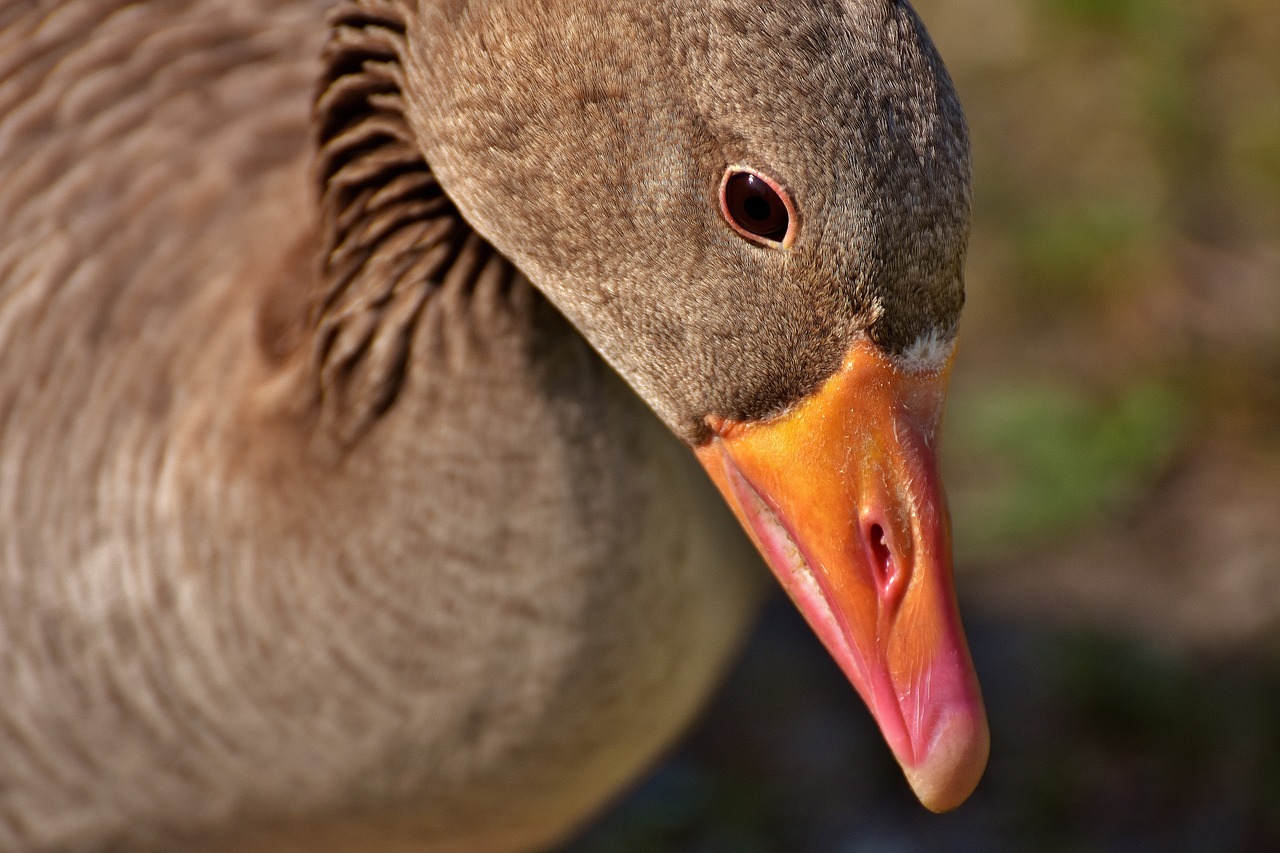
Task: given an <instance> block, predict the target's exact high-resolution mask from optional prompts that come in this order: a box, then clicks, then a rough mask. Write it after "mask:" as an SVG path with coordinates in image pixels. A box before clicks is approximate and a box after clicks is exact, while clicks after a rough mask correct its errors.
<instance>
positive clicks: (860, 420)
mask: <svg viewBox="0 0 1280 853" xmlns="http://www.w3.org/2000/svg"><path fill="white" fill-rule="evenodd" d="M949 373H950V360H949V359H948V361H947V362H946V364H944V365H943V366H942V367H941V369H936V370H931V371H928V372H919V373H915V372H911V371H908V370H905V369H903V368H901V367H899V366H897V365H895V364H894V363H893V361H891V360H890V359H889V358H888V357H886V356H885V355H884V354H882V353H881V352H880V351H879V350H878V349H876V348H875V347H874V346H873V345H872V344H870V343H869V342H865V341H864V342H860V343H858V344H857V345H855V346H854V348H853V349H852V351H851V352H850V354H849V356H848V357H847V359H846V361H845V364H844V367H843V368H842V369H841V370H840V372H839V373H837V374H836V375H835V376H833V377H832V378H831V379H829V380H827V382H826V384H825V385H824V386H823V387H822V388H821V389H819V391H818V392H816V393H815V394H814V395H812V396H810V397H809V398H807V399H806V400H804V401H803V402H802V403H800V404H799V405H798V406H796V407H795V408H793V409H791V410H789V411H788V412H786V413H785V414H783V415H781V416H779V417H777V418H774V419H771V420H769V421H767V422H760V423H740V422H732V421H727V420H723V419H714V418H713V419H709V421H708V423H710V425H711V427H712V429H713V431H714V433H715V437H714V438H712V439H711V441H709V442H707V443H706V444H704V445H702V446H701V447H699V448H698V449H697V453H698V457H699V459H700V461H701V462H702V464H703V466H704V467H705V468H706V469H707V471H708V472H709V473H710V475H711V478H712V479H713V480H714V481H715V483H716V485H717V486H718V487H719V488H720V491H721V492H722V493H723V494H724V496H725V498H726V499H727V500H728V501H729V504H730V506H732V507H733V510H734V512H735V513H736V514H737V516H738V519H739V520H740V521H741V522H742V524H743V526H744V527H746V529H747V531H748V532H749V533H750V534H751V537H752V539H753V540H754V541H755V543H756V546H757V547H758V548H759V549H760V551H761V553H762V554H764V556H765V559H766V561H767V562H768V563H769V566H770V568H772V569H773V572H774V574H776V575H777V576H778V579H779V580H780V581H781V582H782V585H783V587H784V588H785V589H786V591H787V593H788V594H789V595H790V596H791V598H792V600H793V601H794V602H795V603H796V605H797V606H798V607H799V608H800V610H801V612H802V613H803V614H804V616H805V618H806V619H807V620H808V622H809V624H810V625H811V626H812V627H813V629H814V631H815V632H816V633H817V634H818V636H819V637H820V638H821V639H822V641H823V643H824V644H825V645H826V647H827V649H828V650H829V651H830V652H831V654H832V656H833V657H834V658H835V660H836V661H837V663H839V665H840V667H841V669H843V670H844V672H845V674H846V675H847V676H848V677H849V679H850V681H852V682H853V685H854V687H856V688H857V690H858V693H859V694H861V696H862V698H863V700H864V701H865V702H866V703H867V706H868V707H869V708H870V709H871V712H872V714H873V716H874V717H875V718H876V722H877V723H878V724H879V726H880V730H881V732H883V734H884V737H885V740H886V741H887V742H888V744H889V747H890V748H891V749H892V750H893V754H894V756H895V757H896V758H897V760H898V763H899V764H900V765H902V769H903V771H904V772H905V774H906V776H907V779H908V781H909V782H910V783H911V787H912V788H913V789H914V791H915V792H916V795H917V796H918V797H919V798H920V801H921V802H922V803H923V804H924V805H925V806H926V807H928V808H929V809H931V810H933V811H937V812H942V811H947V810H949V809H953V808H955V807H956V806H958V805H960V804H961V803H962V802H964V800H965V799H967V798H968V796H969V795H970V794H971V793H972V792H973V789H974V788H975V787H976V786H977V784H978V780H979V779H980V778H981V776H982V772H983V770H984V769H985V767H986V763H987V752H988V748H989V735H988V731H987V719H986V712H985V710H984V709H983V705H982V696H981V693H980V692H979V689H978V682H977V678H976V676H975V675H974V671H973V664H972V662H971V660H970V657H969V650H968V647H967V645H966V643H965V639H964V632H963V630H962V628H961V626H960V617H959V611H958V609H957V606H956V597H955V588H954V584H953V580H952V571H951V529H950V519H949V517H948V515H947V509H946V503H945V499H944V497H943V494H942V487H941V484H940V482H939V479H938V471H937V462H936V458H935V455H934V443H935V435H936V431H937V426H938V422H939V420H940V417H941V412H942V403H943V399H944V397H945V392H946V384H947V379H948V376H949Z"/></svg>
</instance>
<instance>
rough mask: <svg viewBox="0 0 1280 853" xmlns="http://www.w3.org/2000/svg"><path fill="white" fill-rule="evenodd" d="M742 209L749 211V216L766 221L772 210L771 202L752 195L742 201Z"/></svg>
mask: <svg viewBox="0 0 1280 853" xmlns="http://www.w3.org/2000/svg"><path fill="white" fill-rule="evenodd" d="M742 209H743V210H745V211H746V212H747V216H750V217H751V218H752V219H755V220H758V221H764V220H766V219H768V218H769V214H770V213H771V212H772V210H771V208H770V207H769V202H767V201H765V200H764V199H762V198H760V197H758V196H751V197H750V198H748V199H747V200H746V201H744V202H743V203H742Z"/></svg>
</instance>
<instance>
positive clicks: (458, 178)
mask: <svg viewBox="0 0 1280 853" xmlns="http://www.w3.org/2000/svg"><path fill="white" fill-rule="evenodd" d="M969 196H970V176H969V152H968V139H967V131H966V127H965V123H964V118H963V115H962V112H961V109H960V106H959V103H958V100H957V97H956V94H955V92H954V89H953V86H952V84H951V82H950V80H949V78H948V76H947V74H946V71H945V70H944V68H943V65H942V63H941V60H940V59H939V58H938V55H937V53H936V51H935V49H934V47H933V46H932V44H931V42H930V40H929V38H928V36H927V35H926V33H925V30H924V27H923V25H922V24H921V22H920V20H919V19H918V17H917V16H916V14H915V12H914V11H913V10H912V9H911V8H910V6H909V5H908V4H907V3H906V2H900V1H899V0H798V2H791V3H776V4H760V3H746V2H738V0H693V1H692V2H689V0H681V2H676V0H670V1H669V2H668V0H657V2H652V0H651V2H643V3H642V2H632V1H631V0H470V2H468V0H420V2H409V0H336V2H335V0H323V1H322V0H181V2H179V0H170V2H163V3H132V2H127V0H49V2H37V0H0V696H3V701H0V849H4V850H11V851H49V850H60V851H62V850H103V849H166V850H171V849H183V850H204V849H208V850H263V851H267V850H271V851H280V850H307V851H317V850H374V849H386V850H411V849H412V850H432V851H436V850H439V851H446V850H454V851H515V850H529V849H539V848H544V847H546V846H547V845H551V844H555V843H557V842H558V841H560V840H562V839H564V838H565V837H566V836H567V835H569V834H570V833H572V832H573V830H574V829H575V828H576V827H578V826H580V825H581V824H582V822H583V821H584V820H586V819H588V818H589V817H590V816H591V815H593V814H594V813H595V812H596V811H597V810H598V809H600V808H601V807H602V804H604V803H607V802H608V800H609V799H610V797H612V796H614V795H616V793H617V792H618V791H619V790H620V789H622V788H623V787H624V786H625V785H627V784H628V783H629V782H630V781H631V780H633V779H634V778H635V777H636V776H637V774H639V773H641V772H642V771H643V770H644V768H645V767H646V766H648V765H649V764H650V763H651V762H652V761H653V760H654V759H655V757H656V756H657V755H658V754H659V753H661V751H662V750H663V749H664V748H666V747H667V746H668V745H669V744H670V743H671V742H672V741H673V739H674V738H675V737H676V736H677V735H678V734H679V732H680V731H681V730H682V728H683V727H684V726H685V725H686V724H687V723H688V722H689V720H690V719H691V718H692V716H693V715H694V714H695V713H696V712H697V710H698V708H699V707H700V704H701V703H702V702H703V700H704V699H705V698H706V696H707V695H708V693H709V691H710V690H712V689H713V687H714V686H715V684H716V681H717V678H718V677H719V675H720V674H721V672H722V671H723V669H724V668H725V666H726V664H727V662H728V661H729V660H730V659H731V658H732V656H733V654H734V652H735V650H736V649H737V648H738V646H739V644H740V642H741V641H742V639H743V636H744V633H745V631H746V630H747V629H748V628H749V626H750V623H751V619H752V616H753V615H754V613H755V609H756V605H757V604H758V602H759V601H760V599H761V596H762V594H763V591H764V590H765V588H766V587H765V582H766V581H767V580H768V575H767V574H766V573H764V572H762V571H760V570H758V568H757V565H758V564H757V563H756V562H755V561H756V559H757V557H756V556H755V553H756V550H757V549H758V550H759V552H760V553H762V554H763V555H764V558H765V562H766V563H767V564H768V565H769V566H770V568H771V569H772V570H773V573H774V574H775V575H776V577H777V579H778V580H779V581H780V582H781V584H782V586H783V587H784V589H785V590H786V592H787V593H788V594H789V595H790V596H791V598H792V599H794V601H795V603H796V604H797V606H798V607H799V608H800V610H801V611H803V613H804V615H805V617H806V618H807V620H808V621H809V623H810V624H811V625H812V626H813V628H814V630H815V631H816V632H817V634H818V635H819V636H820V637H821V639H822V640H823V642H824V643H825V645H826V646H827V648H828V649H829V650H830V652H831V654H832V656H833V657H834V658H835V660H836V662H837V663H838V664H839V666H840V667H841V668H842V669H843V671H844V672H845V673H846V674H847V675H848V677H849V679H850V680H851V682H852V684H853V686H854V687H855V688H856V690H857V692H858V693H859V694H860V695H861V696H862V697H863V699H864V700H865V701H866V703H867V705H868V706H869V708H870V710H871V712H872V713H873V715H874V716H875V717H876V719H877V721H878V723H879V725H880V727H881V730H882V731H883V733H884V736H885V738H886V741H887V743H888V745H889V746H890V748H891V749H892V751H893V753H894V755H895V757H896V758H897V759H898V761H899V763H900V764H901V765H902V767H903V770H904V772H905V774H906V777H907V779H908V781H909V783H910V784H911V785H912V786H913V788H914V790H915V791H916V793H917V794H918V795H919V797H920V799H921V800H922V802H923V803H924V804H925V805H926V806H928V807H929V808H931V809H934V810H939V811H940V810H945V809H950V808H953V807H955V806H957V805H958V804H959V803H960V802H961V801H963V800H964V799H965V798H966V797H967V796H968V795H969V793H970V792H971V791H972V790H973V788H974V787H975V785H976V784H977V782H978V778H979V776H980V775H981V773H982V770H983V766H984V765H985V761H986V756H987V749H988V735H987V726H986V720H985V715H984V712H983V708H982V701H981V698H980V694H979V691H978V687H977V683H976V679H975V678H974V675H973V669H972V664H971V662H970V658H969V653H968V651H967V647H966V644H965V640H964V637H963V633H962V630H961V627H960V622H959V617H958V612H957V607H956V603H955V596H954V591H953V583H952V577H951V564H950V556H949V552H950V541H949V537H950V528H949V520H948V516H947V514H946V507H945V502H944V499H943V496H942V491H941V486H940V484H939V481H938V477H937V473H936V434H937V428H938V421H939V418H940V416H941V411H942V406H943V397H944V392H945V387H946V383H947V378H948V375H949V371H950V366H951V364H952V359H953V354H954V342H955V336H956V325H957V321H958V317H959V313H960V309H961V305H962V302H963V262H964V255H965V248H966V243H967V232H968V222H969ZM735 516H736V520H735ZM744 529H745V531H746V533H747V534H748V535H747V536H743V535H742V531H743V530H744ZM753 544H754V546H755V548H753Z"/></svg>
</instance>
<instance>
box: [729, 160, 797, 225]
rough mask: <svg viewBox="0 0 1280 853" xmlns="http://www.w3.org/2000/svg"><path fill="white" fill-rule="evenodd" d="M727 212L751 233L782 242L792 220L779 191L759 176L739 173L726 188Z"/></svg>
mask: <svg viewBox="0 0 1280 853" xmlns="http://www.w3.org/2000/svg"><path fill="white" fill-rule="evenodd" d="M724 206H725V212H726V213H727V214H728V216H729V218H730V219H732V220H733V223H734V224H735V225H737V226H738V227H739V228H741V229H742V230H743V231H745V232H747V233H748V234H753V235H755V236H757V237H763V238H765V239H766V240H776V241H781V240H782V239H783V238H784V237H786V236H787V227H788V226H789V224H790V220H791V217H790V216H789V215H788V214H787V206H786V204H784V203H783V201H782V199H781V198H780V197H779V196H778V193H777V191H776V190H774V188H773V187H771V186H770V185H769V183H768V182H767V181H765V180H764V179H763V178H761V177H760V176H759V175H754V174H752V173H751V172H738V173H736V174H733V175H731V176H730V177H729V180H728V181H726V182H725V185H724Z"/></svg>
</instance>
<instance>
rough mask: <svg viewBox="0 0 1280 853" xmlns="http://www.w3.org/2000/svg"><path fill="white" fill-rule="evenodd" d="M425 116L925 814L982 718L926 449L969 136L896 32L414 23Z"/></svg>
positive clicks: (872, 21)
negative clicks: (704, 484)
mask: <svg viewBox="0 0 1280 853" xmlns="http://www.w3.org/2000/svg"><path fill="white" fill-rule="evenodd" d="M409 28H410V32H409V33H408V36H409V37H408V38H407V39H406V42H407V45H408V52H409V56H408V57H406V58H405V65H404V69H405V70H404V73H405V76H406V80H405V86H404V92H405V96H406V99H407V101H408V104H407V114H408V118H409V121H410V124H411V126H412V128H413V132H414V135H415V137H416V139H417V140H418V143H419V145H420V146H421V148H422V150H423V153H424V155H425V157H426V158H427V160H428V162H430V164H431V165H432V168H433V169H434V170H435V172H436V173H437V175H438V177H439V178H440V180H441V182H442V184H443V186H444V187H445V188H446V190H447V191H448V193H449V194H450V196H451V197H452V198H453V200H454V202H455V203H456V204H457V205H458V207H459V209H460V210H461V211H462V213H463V215H464V216H465V217H466V218H467V219H468V220H469V221H470V223H471V224H472V225H473V227H475V228H476V229H477V230H478V231H479V232H480V233H481V234H482V235H484V236H485V237H486V238H487V239H488V240H489V241H490V242H492V243H493V245H495V246H496V247H497V248H498V249H499V250H500V251H501V252H503V253H504V254H505V255H506V256H507V257H509V258H510V259H511V260H512V261H514V262H515V263H516V264H517V265H518V266H519V267H520V268H521V269H522V270H523V271H524V272H525V273H526V274H527V275H528V277H529V278H530V280H531V281H533V282H534V284H535V285H537V286H538V287H539V288H540V289H541V290H542V291H543V292H544V293H545V294H546V295H547V296H548V297H549V298H550V299H551V300H552V301H553V302H554V303H555V304H556V305H557V306H558V307H559V308H560V309H561V310H562V311H563V313H564V314H565V315H567V316H568V317H569V319H570V320H571V321H572V322H573V323H574V324H575V325H576V326H577V328H578V329H579V330H581V332H582V334H583V335H584V336H585V337H586V338H587V339H588V340H589V341H590V342H591V343H592V345H593V346H594V347H595V348H596V349H597V350H598V351H599V352H600V353H601V354H602V355H603V356H604V357H605V358H606V359H607V360H608V361H609V362H610V363H611V364H612V365H613V366H614V367H615V368H616V369H617V371H618V372H619V373H620V374H621V375H622V376H623V377H624V378H625V379H626V380H627V381H628V382H629V383H630V384H631V385H632V386H633V387H634V388H635V390H636V391H637V392H638V393H639V394H640V396H641V397H643V398H644V399H645V400H646V401H647V402H648V403H649V405H650V406H651V407H652V408H653V410H654V411H655V412H656V413H657V414H658V416H659V417H661V418H662V419H663V420H664V421H665V422H666V424H667V425H668V426H669V427H670V428H671V430H672V431H674V432H675V433H676V435H678V436H680V437H681V438H682V439H684V440H685V441H686V442H687V443H688V444H689V445H690V446H691V447H692V448H693V449H694V451H695V452H696V454H697V456H698V458H699V459H700V461H701V462H702V463H703V465H704V466H705V467H706V469H707V471H708V473H709V474H710V476H711V478H712V479H713V480H714V481H715V482H716V484H717V485H718V486H719V488H720V489H721V491H722V492H723V494H724V496H725V498H726V500H727V501H728V502H729V504H730V505H731V506H732V507H733V509H734V511H735V512H736V513H737V515H738V517H739V519H740V520H741V521H742V523H743V525H744V527H745V528H746V530H747V531H748V532H749V534H750V535H751V536H752V538H753V539H754V540H755V542H756V544H757V546H758V547H759V548H760V550H761V552H762V553H763V554H764V556H765V558H766V560H767V562H768V563H769V565H770V566H771V568H772V569H773V571H774V573H775V574H776V575H777V576H778V578H779V580H780V581H781V582H782V584H783V586H784V587H785V588H786V590H787V592H788V593H789V594H790V596H791V597H792V598H793V600H794V601H795V602H796V604H797V605H798V606H799V608H800V609H801V610H802V611H803V613H804V615H805V617H806V618H807V620H808V621H809V623H810V624H811V625H812V627H813V628H814V629H815V631H816V632H817V633H818V635H819V636H820V637H821V638H822V640H823V641H824V643H825V644H826V646H827V648H828V649H829V650H830V652H831V653H832V655H833V656H834V658H835V659H836V661H837V662H838V663H839V664H840V666H841V667H842V669H843V670H844V672H845V673H846V674H847V675H848V677H849V678H850V680H851V681H852V683H853V684H854V686H855V687H856V688H857V690H858V691H859V693H860V694H861V695H862V697H863V698H864V700H865V701H866V703H867V704H868V706H869V707H870V709H871V711H872V713H873V714H874V716H875V717H876V719H877V721H878V723H879V725H880V727H881V730H882V732H883V733H884V735H885V737H886V740H887V742H888V743H889V746H890V747H891V749H892V750H893V752H894V755H895V757H896V758H897V760H898V761H899V763H900V764H901V766H902V768H903V769H904V771H905V773H906V775H907V777H908V779H909V781H910V782H911V784H912V786H913V788H914V789H915V791H916V793H917V794H918V796H919V797H920V799H921V800H922V802H923V803H924V804H925V805H926V806H928V807H930V808H932V809H934V810H945V809H949V808H952V807H954V806H956V805H958V804H959V803H960V802H962V801H963V800H964V799H965V798H966V797H967V796H968V795H969V794H970V793H971V791H972V790H973V788H974V786H975V785H976V784H977V781H978V779H979V777H980V776H981V774H982V770H983V768H984V766H985V763H986V758H987V751H988V735H987V725H986V718H985V713H984V710H983V706H982V700H981V697H980V694H979V691H978V687H977V682H976V679H975V677H974V674H973V669H972V664H971V662H970V658H969V653H968V650H967V647H966V644H965V640H964V637H963V633H962V630H961V628H960V623H959V617H958V614H957V608H956V604H955V596H954V591H953V584H952V577H951V563H950V530H949V520H948V516H947V512H946V508H945V501H944V498H943V495H942V491H941V487H940V484H939V481H938V476H937V470H936V460H935V446H936V438H937V428H938V422H939V418H940V416H941V410H942V404H943V398H944V392H945V386H946V382H947V378H948V373H949V369H950V365H951V359H952V352H953V341H954V336H955V331H956V325H957V321H958V317H959V313H960V309H961V305H962V302H963V280H962V267H963V261H964V255H965V250H966V243H967V238H968V224H969V196H970V183H969V181H970V179H969V153H968V137H967V131H966V128H965V123H964V118H963V115H962V112H961V109H960V106H959V103H958V101H957V98H956V95H955V92H954V90H953V88H952V85H951V82H950V80H949V79H948V77H947V74H946V72H945V70H944V68H943V66H942V63H941V61H940V59H939V58H938V56H937V54H936V52H935V51H934V49H933V47H932V45H931V43H930V41H929V39H928V36H927V35H926V33H925V31H924V28H923V26H922V24H921V22H920V21H919V19H918V18H917V17H916V15H915V13H914V12H913V11H912V10H911V9H910V7H909V6H908V5H907V4H906V3H905V2H895V0H800V1H799V2H791V3H770V4H760V3H753V4H748V3H742V2H733V0H699V1H698V2H692V3H690V2H685V0H680V1H679V2H675V0H672V2H645V3H632V2H618V0H543V2H533V0H491V2H482V3H481V2H464V0H453V2H437V3H422V4H420V14H419V15H418V16H417V17H415V18H414V19H413V21H412V22H411V24H410V25H409Z"/></svg>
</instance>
